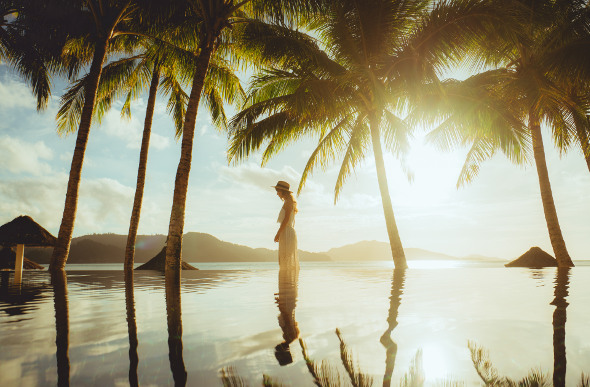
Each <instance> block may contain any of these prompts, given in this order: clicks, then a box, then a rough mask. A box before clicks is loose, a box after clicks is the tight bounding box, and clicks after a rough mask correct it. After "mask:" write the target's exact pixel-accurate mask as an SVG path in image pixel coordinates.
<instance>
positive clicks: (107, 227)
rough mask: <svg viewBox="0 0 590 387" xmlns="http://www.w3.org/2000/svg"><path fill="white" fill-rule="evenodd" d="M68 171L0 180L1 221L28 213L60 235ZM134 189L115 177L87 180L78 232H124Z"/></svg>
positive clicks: (83, 184) (82, 190) (82, 187)
mask: <svg viewBox="0 0 590 387" xmlns="http://www.w3.org/2000/svg"><path fill="white" fill-rule="evenodd" d="M67 182H68V176H67V175H66V174H54V173H50V174H47V175H44V176H37V177H34V178H33V177H24V178H22V177H21V178H19V179H11V180H2V181H0V216H1V219H0V222H2V223H5V222H8V221H10V220H12V219H13V218H15V217H17V216H19V215H29V216H31V217H33V218H34V219H35V220H36V221H37V222H39V223H40V224H41V225H43V226H44V227H45V228H47V229H48V230H49V231H50V232H52V233H53V234H54V235H57V231H58V230H59V225H60V223H61V219H62V214H63V206H64V202H65V193H66V187H67ZM133 194H134V189H133V188H131V187H127V186H124V185H122V184H120V183H119V182H117V181H115V180H112V179H105V178H99V179H84V180H82V182H81V184H80V192H79V198H78V209H77V215H76V228H75V235H80V234H86V233H93V232H97V233H98V232H113V231H116V232H125V231H126V230H125V225H127V224H128V222H129V216H130V211H131V204H132V200H133Z"/></svg>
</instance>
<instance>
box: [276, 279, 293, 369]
mask: <svg viewBox="0 0 590 387" xmlns="http://www.w3.org/2000/svg"><path fill="white" fill-rule="evenodd" d="M298 282H299V270H297V269H281V270H279V293H278V297H276V298H275V300H276V303H277V305H278V306H279V312H280V313H279V317H278V319H279V325H280V327H281V329H282V330H283V340H284V341H283V342H282V343H280V344H279V345H277V346H276V347H275V357H276V358H277V360H278V362H279V364H280V365H282V366H283V365H286V364H290V363H292V362H293V356H292V355H291V351H290V349H289V345H290V344H291V343H292V342H293V341H295V339H297V338H298V337H299V327H298V326H297V321H295V306H296V305H297V285H298Z"/></svg>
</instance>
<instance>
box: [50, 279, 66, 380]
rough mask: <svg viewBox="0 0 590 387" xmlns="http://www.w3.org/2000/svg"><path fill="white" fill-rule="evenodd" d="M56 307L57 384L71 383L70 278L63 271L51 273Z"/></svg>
mask: <svg viewBox="0 0 590 387" xmlns="http://www.w3.org/2000/svg"><path fill="white" fill-rule="evenodd" d="M51 286H52V287H53V303H54V307H55V331H56V334H55V346H56V352H55V356H56V358H57V385H58V386H60V387H61V386H69V385H70V356H69V350H70V316H69V306H68V280H67V278H66V273H65V272H63V271H60V272H56V273H52V274H51Z"/></svg>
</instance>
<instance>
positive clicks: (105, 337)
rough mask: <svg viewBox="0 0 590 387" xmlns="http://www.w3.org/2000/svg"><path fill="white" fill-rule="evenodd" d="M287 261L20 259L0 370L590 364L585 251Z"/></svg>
mask: <svg viewBox="0 0 590 387" xmlns="http://www.w3.org/2000/svg"><path fill="white" fill-rule="evenodd" d="M293 274H294V273H279V272H278V270H271V269H268V268H264V267H263V268H261V269H258V270H256V269H255V268H252V269H248V270H246V269H242V270H224V271H209V270H200V271H197V272H184V273H183V277H182V281H180V278H173V279H172V280H168V278H165V277H164V276H162V275H161V274H156V273H151V272H146V273H132V275H131V276H128V277H125V276H124V275H123V272H122V271H111V272H106V271H100V272H91V271H77V272H74V273H69V274H68V275H67V277H66V276H65V275H62V276H51V275H50V274H49V273H47V272H27V271H25V273H24V276H23V281H22V284H21V286H20V288H14V287H12V286H11V285H10V278H9V277H8V276H6V275H5V274H4V273H0V327H1V329H0V348H2V351H0V385H2V386H4V385H7V386H13V385H15V386H18V385H32V386H37V385H48V386H51V385H69V384H71V385H86V384H88V383H90V384H94V385H132V386H137V385H146V386H148V385H157V386H161V385H163V386H170V385H180V386H183V385H188V386H220V385H222V383H223V380H224V376H223V375H225V380H226V381H227V383H230V381H231V380H233V382H232V383H238V382H239V383H241V385H250V386H256V385H261V384H262V383H263V382H265V381H266V385H269V386H270V385H280V384H281V383H283V384H284V385H292V386H312V385H314V384H316V385H317V383H316V382H317V380H324V382H326V381H328V380H330V377H333V378H336V379H334V380H338V382H333V383H332V384H331V385H339V384H342V385H350V384H351V381H352V380H357V381H360V380H362V384H363V385H365V386H368V385H384V386H397V385H407V384H408V383H410V384H417V385H419V384H421V383H423V385H426V386H428V385H437V384H445V383H446V385H450V384H451V383H450V382H449V380H450V379H449V378H451V377H452V380H457V381H458V382H457V383H459V384H460V385H466V386H472V385H480V384H481V383H482V381H483V380H482V378H481V377H480V375H479V373H480V372H481V373H482V374H483V373H484V371H485V369H483V368H481V365H480V366H479V367H480V369H478V364H489V365H490V367H492V365H493V370H495V372H496V373H497V375H501V376H498V378H501V379H502V380H504V381H508V380H509V381H513V382H514V383H518V382H521V381H524V380H525V379H527V380H529V381H530V380H533V379H534V380H538V381H539V380H541V379H540V377H543V378H544V379H543V380H546V381H548V383H549V384H551V383H552V382H553V384H554V385H558V386H559V385H566V386H570V385H572V386H576V385H578V384H579V382H580V375H581V374H582V372H586V373H588V372H589V371H590V368H589V367H590V365H589V364H590V335H588V324H587V322H588V318H589V317H590V306H589V305H590V268H589V267H575V268H572V269H565V270H562V269H542V270H540V271H539V270H537V271H535V272H532V271H530V270H527V269H504V268H454V269H440V270H432V269H413V268H410V269H407V270H405V271H396V270H393V271H392V269H387V268H379V267H373V268H362V267H360V266H358V265H357V266H351V267H346V266H345V265H339V266H338V267H335V268H334V267H330V266H328V265H325V266H320V265H318V266H314V267H313V268H309V267H306V266H305V265H304V266H303V268H302V269H301V271H300V272H298V273H296V275H293ZM531 276H533V277H534V281H531ZM277 280H278V281H277ZM277 283H278V293H277V294H276V299H275V301H276V302H273V300H272V299H270V300H269V295H270V294H272V293H274V292H276V290H277ZM18 289H20V290H18ZM32 289H35V290H34V291H33V290H32ZM19 291H20V295H21V296H22V295H24V294H29V295H31V294H33V293H34V294H35V295H33V296H28V297H22V298H20V299H19V298H15V297H16V296H17V295H18V292H19ZM181 296H182V305H181ZM181 306H182V309H181ZM11 308H16V309H12V310H15V311H20V314H14V313H13V314H11V313H9V312H7V310H11ZM19 308H20V309H19ZM277 309H278V310H277ZM2 311H4V312H5V313H1V312H2ZM566 311H567V322H566ZM23 317H24V318H23ZM566 329H567V335H566ZM335 332H336V334H335ZM298 337H300V341H299V342H298V341H297V338H298ZM550 337H552V339H550ZM468 340H471V343H472V347H473V349H475V350H476V351H477V350H478V348H479V349H482V348H485V349H486V350H483V349H482V355H480V356H479V358H480V360H481V361H480V362H479V363H478V362H477V357H475V358H474V359H475V360H472V356H470V352H469V350H470V349H471V348H468V347H467V342H468ZM277 343H279V344H278V345H277ZM299 345H301V351H300V350H299V349H298V348H299ZM566 347H567V352H566ZM483 353H486V354H489V355H487V357H485V356H483ZM472 355H473V353H472ZM139 359H141V362H140V361H139ZM483 359H487V360H486V361H483ZM486 362H487V363H486ZM531 369H539V370H541V372H539V373H538V375H537V374H533V373H531V372H530V370H531ZM220 371H222V372H221V373H220ZM488 371H489V372H492V368H490V369H489V370H488ZM238 375H239V376H238ZM551 376H552V377H553V379H552V377H551ZM232 378H234V379H232ZM535 378H536V379H535ZM273 383H274V384H273ZM322 383H323V382H322ZM359 383H360V382H359ZM234 385H235V384H234ZM323 385H325V384H323Z"/></svg>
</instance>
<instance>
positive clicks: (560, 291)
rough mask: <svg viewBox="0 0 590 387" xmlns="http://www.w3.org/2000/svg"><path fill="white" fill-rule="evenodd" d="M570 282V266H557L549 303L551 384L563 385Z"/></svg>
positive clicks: (565, 364)
mask: <svg viewBox="0 0 590 387" xmlns="http://www.w3.org/2000/svg"><path fill="white" fill-rule="evenodd" d="M569 282H570V268H569V267H560V268H557V273H556V275H555V292H554V294H555V298H554V299H553V302H551V305H555V312H553V385H554V386H565V371H566V366H567V358H566V355H565V322H566V320H567V315H566V309H567V306H568V303H567V301H566V299H565V298H566V297H567V296H568V287H569Z"/></svg>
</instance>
